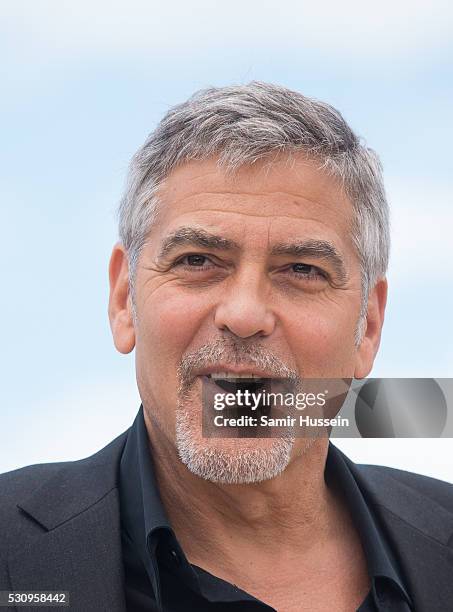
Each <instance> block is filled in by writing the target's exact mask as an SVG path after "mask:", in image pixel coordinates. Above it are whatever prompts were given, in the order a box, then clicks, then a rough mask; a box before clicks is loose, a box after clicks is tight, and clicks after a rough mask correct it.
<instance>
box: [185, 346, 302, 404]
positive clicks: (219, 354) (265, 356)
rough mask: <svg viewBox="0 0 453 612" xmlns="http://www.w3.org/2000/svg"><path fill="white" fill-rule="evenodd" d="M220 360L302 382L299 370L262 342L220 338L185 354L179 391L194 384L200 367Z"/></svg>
mask: <svg viewBox="0 0 453 612" xmlns="http://www.w3.org/2000/svg"><path fill="white" fill-rule="evenodd" d="M219 361H222V362H225V363H231V364H233V365H242V366H255V367H257V368H260V369H263V370H266V371H268V372H270V373H271V374H272V375H273V376H275V377H277V378H287V379H290V380H291V381H293V382H294V383H298V382H300V381H301V378H300V376H299V373H298V372H297V370H295V369H293V368H291V367H289V366H288V365H286V364H285V363H284V362H283V361H281V359H280V358H279V357H277V356H276V355H274V354H273V353H270V352H269V351H267V350H266V349H264V348H263V347H262V345H260V344H257V343H255V344H250V343H247V344H246V343H244V342H241V341H239V340H234V339H230V340H227V339H222V338H221V339H219V340H217V341H215V342H213V343H211V344H205V345H203V346H201V347H200V348H199V349H197V350H196V351H194V352H192V353H188V354H186V355H184V356H183V358H182V359H181V362H180V364H179V366H178V370H177V375H178V380H179V386H180V392H184V391H185V390H187V389H188V388H189V387H190V386H191V385H192V384H193V383H194V381H195V372H196V371H197V370H200V369H202V368H206V367H208V366H210V365H212V364H213V363H217V362H219Z"/></svg>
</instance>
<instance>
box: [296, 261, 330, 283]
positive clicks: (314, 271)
mask: <svg viewBox="0 0 453 612" xmlns="http://www.w3.org/2000/svg"><path fill="white" fill-rule="evenodd" d="M290 272H291V274H293V276H295V277H296V278H300V279H303V280H319V279H325V278H326V275H325V273H324V272H323V271H322V270H320V269H319V268H317V267H316V266H312V265H311V264H305V263H295V264H292V266H291V268H290Z"/></svg>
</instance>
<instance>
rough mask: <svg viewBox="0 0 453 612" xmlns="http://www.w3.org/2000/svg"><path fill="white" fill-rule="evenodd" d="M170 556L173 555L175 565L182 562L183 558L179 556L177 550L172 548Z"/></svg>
mask: <svg viewBox="0 0 453 612" xmlns="http://www.w3.org/2000/svg"><path fill="white" fill-rule="evenodd" d="M170 556H171V560H172V561H173V563H174V564H175V565H180V564H181V559H180V558H179V555H178V553H177V552H176V550H170Z"/></svg>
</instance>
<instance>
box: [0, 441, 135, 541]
mask: <svg viewBox="0 0 453 612" xmlns="http://www.w3.org/2000/svg"><path fill="white" fill-rule="evenodd" d="M126 437H127V432H124V433H123V434H121V435H120V436H118V437H117V438H115V440H113V441H112V442H110V443H109V444H108V445H107V446H105V447H104V448H102V449H101V450H99V451H98V452H96V453H95V454H94V455H91V456H89V457H86V458H84V459H77V460H75V461H61V462H54V463H39V464H36V465H28V466H26V467H22V468H19V469H16V470H12V471H10V472H5V473H3V474H0V499H1V504H0V535H1V534H5V532H8V531H9V528H10V527H11V526H12V525H13V524H15V523H17V522H18V521H19V522H20V521H21V513H20V512H19V508H18V505H19V504H20V503H21V502H23V501H24V500H27V499H31V498H33V497H35V498H44V497H46V498H47V499H48V500H49V503H50V502H51V500H52V499H53V500H54V501H55V502H57V501H59V500H61V499H62V498H65V499H68V498H74V499H77V498H78V497H80V496H81V495H82V494H83V495H85V496H86V495H87V492H89V491H90V487H91V489H92V493H93V497H96V495H97V492H98V491H102V489H103V487H104V486H105V487H108V486H110V487H111V486H114V484H115V472H116V468H115V465H116V463H117V461H118V458H119V456H120V455H121V451H122V448H123V446H124V442H125V440H126Z"/></svg>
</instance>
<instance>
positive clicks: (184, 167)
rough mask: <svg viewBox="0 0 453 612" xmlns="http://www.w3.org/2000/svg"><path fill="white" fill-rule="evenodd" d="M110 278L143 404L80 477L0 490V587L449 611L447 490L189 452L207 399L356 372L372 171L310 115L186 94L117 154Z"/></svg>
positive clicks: (429, 483) (374, 193)
mask: <svg viewBox="0 0 453 612" xmlns="http://www.w3.org/2000/svg"><path fill="white" fill-rule="evenodd" d="M120 237H121V241H120V242H119V243H118V244H117V245H116V246H115V247H114V249H113V253H112V257H111V261H110V289H111V290H110V302H109V317H110V323H111V328H112V332H113V338H114V342H115V346H116V348H117V349H118V350H119V351H120V352H122V353H128V352H130V351H132V350H133V349H134V348H135V352H136V372H137V383H138V388H139V391H140V396H141V400H142V406H141V407H140V410H139V413H138V415H137V417H136V420H135V422H134V424H133V425H132V427H131V429H129V430H128V431H127V432H125V433H124V434H122V435H121V436H119V438H117V439H116V440H114V441H113V442H112V443H111V444H110V445H109V446H107V447H106V448H105V449H103V450H101V451H100V452H99V453H97V454H96V455H94V456H93V457H89V458H88V459H84V460H81V461H77V462H69V463H63V464H49V465H36V466H31V467H28V468H23V469H21V470H17V471H15V472H12V473H10V474H5V475H3V477H2V479H1V489H0V490H1V499H2V504H1V508H2V509H1V517H2V518H1V521H2V522H1V534H2V545H1V548H0V554H1V566H0V567H1V570H0V571H1V574H0V589H3V590H8V591H13V590H14V591H24V590H27V591H37V590H39V591H44V590H50V591H68V592H69V601H70V605H71V607H72V609H74V610H81V611H82V610H83V611H86V610H109V611H112V610H118V611H119V610H126V609H127V610H133V611H141V610H163V611H171V612H177V611H181V610H189V611H192V610H193V611H196V612H202V611H208V610H244V611H252V610H253V611H265V610H278V611H279V612H294V611H298V612H299V611H302V610H305V611H331V610H335V611H338V612H346V611H351V610H360V612H369V611H376V610H379V611H383V610H392V611H407V610H417V611H430V612H431V611H434V610H436V611H446V610H450V609H453V608H452V606H453V604H452V602H453V565H452V560H453V551H452V550H451V543H452V539H453V536H452V534H453V491H452V487H451V486H450V485H449V484H446V483H442V482H440V481H436V480H434V479H430V478H425V477H422V476H418V475H414V474H410V473H406V472H401V471H398V470H393V469H389V468H381V467H373V466H358V465H354V464H353V463H352V462H351V461H350V460H349V459H347V458H346V457H345V456H344V455H343V454H342V453H341V452H340V451H339V450H337V449H336V448H335V447H334V446H333V445H331V444H329V442H328V438H327V437H317V438H315V437H313V438H308V437H300V438H299V437H283V436H280V437H278V436H277V437H267V438H266V437H263V438H258V437H254V438H251V437H222V438H213V437H206V436H204V435H203V430H202V426H201V422H202V393H203V389H204V388H206V386H209V385H220V384H223V383H225V382H226V383H228V381H231V380H236V381H237V379H241V378H242V377H245V378H246V379H254V378H256V377H259V378H264V379H266V380H274V379H281V378H285V379H297V380H299V381H300V380H304V379H306V380H308V379H311V378H320V379H341V378H344V379H350V378H352V377H355V378H364V377H366V376H367V375H368V374H369V372H370V371H371V368H372V365H373V361H374V358H375V355H376V353H377V350H378V347H379V341H380V335H381V329H382V325H383V321H384V310H385V305H386V297H387V283H386V280H385V274H386V269H387V263H388V251H389V229H388V207H387V203H386V199H385V193H384V188H383V184H382V176H381V168H380V164H379V162H378V159H377V157H376V156H375V154H374V153H373V152H372V151H371V150H370V149H367V148H365V147H364V146H363V145H362V144H361V142H360V141H359V139H358V138H357V136H356V135H355V134H354V133H353V132H352V130H351V129H350V128H349V126H348V125H347V124H346V122H345V121H344V119H343V118H342V117H341V115H340V114H339V113H338V112H337V111H336V110H334V109H333V108H332V107H330V106H328V105H327V104H324V103H321V102H317V101H315V100H311V99H309V98H306V97H304V96H302V95H300V94H298V93H296V92H293V91H290V90H287V89H284V88H282V87H277V86H274V85H269V84H265V83H256V82H255V83H251V84H249V85H246V86H240V87H224V88H219V89H208V90H206V91H201V92H199V93H197V94H196V95H195V96H193V97H192V98H190V99H189V100H188V101H187V102H185V103H183V104H181V105H179V106H177V107H175V108H173V109H172V110H170V111H169V113H168V114H167V115H166V116H165V117H164V119H163V120H162V121H161V123H160V124H159V125H158V127H157V129H156V130H155V131H154V132H153V133H152V134H151V135H150V136H149V138H148V140H147V141H146V142H145V144H144V145H143V147H142V148H141V149H140V150H139V151H138V152H137V154H136V155H135V156H134V158H133V160H132V163H131V168H130V174H129V181H128V185H127V189H126V193H125V195H124V198H123V200H122V203H121V207H120Z"/></svg>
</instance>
